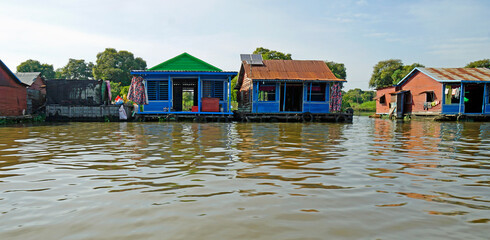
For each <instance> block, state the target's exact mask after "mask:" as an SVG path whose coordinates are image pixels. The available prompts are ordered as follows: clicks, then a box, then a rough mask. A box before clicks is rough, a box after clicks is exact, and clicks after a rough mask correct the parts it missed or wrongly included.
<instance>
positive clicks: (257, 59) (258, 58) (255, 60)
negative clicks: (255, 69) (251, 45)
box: [240, 54, 264, 65]
mask: <svg viewBox="0 0 490 240" xmlns="http://www.w3.org/2000/svg"><path fill="white" fill-rule="evenodd" d="M240 59H241V60H242V61H245V62H246V63H248V64H252V65H264V63H263V62H262V55H260V54H240Z"/></svg>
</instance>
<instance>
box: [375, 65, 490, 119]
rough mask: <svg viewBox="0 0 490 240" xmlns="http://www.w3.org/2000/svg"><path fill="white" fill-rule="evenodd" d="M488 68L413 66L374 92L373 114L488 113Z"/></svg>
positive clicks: (489, 74)
mask: <svg viewBox="0 0 490 240" xmlns="http://www.w3.org/2000/svg"><path fill="white" fill-rule="evenodd" d="M489 93H490V69H487V68H415V69H413V70H412V71H411V72H410V73H409V74H408V75H407V76H405V77H404V78H403V79H402V80H401V81H400V82H399V83H398V84H397V85H395V86H392V87H387V88H380V89H377V91H376V114H389V115H390V116H391V115H394V114H396V116H397V117H403V115H407V114H408V115H441V114H442V115H467V116H475V115H476V116H490V94H489Z"/></svg>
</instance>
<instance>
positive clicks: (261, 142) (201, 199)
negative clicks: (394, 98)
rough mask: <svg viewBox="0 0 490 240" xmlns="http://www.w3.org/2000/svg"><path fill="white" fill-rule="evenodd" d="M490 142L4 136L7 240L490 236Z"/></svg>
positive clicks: (471, 137) (97, 128)
mask: <svg viewBox="0 0 490 240" xmlns="http://www.w3.org/2000/svg"><path fill="white" fill-rule="evenodd" d="M489 133H490V124H488V123H454V122H443V123H440V122H432V121H418V120H413V121H410V122H393V121H389V120H383V119H369V118H365V117H356V118H355V119H354V123H353V124H330V123H310V124H302V123H253V124H252V123H207V124H200V123H71V124H59V125H44V126H30V127H25V126H18V127H1V128H0V136H1V137H0V183H1V184H2V188H1V190H0V213H1V214H0V221H1V222H2V224H1V225H0V238H2V239H29V238H47V239H58V238H66V236H72V238H75V239H77V238H80V239H87V238H97V237H98V236H101V234H102V235H103V236H106V237H107V238H118V239H134V238H155V239H159V237H161V236H163V235H162V234H164V235H165V236H166V237H167V238H169V239H184V238H185V239H189V238H190V239H217V238H218V239H222V238H225V239H228V238H239V239H250V238H258V239H261V238H262V239H271V238H272V239H277V238H279V239H283V238H304V236H308V237H311V238H312V239H324V238H325V236H328V237H330V238H353V239H356V238H365V237H366V236H368V238H388V239H389V238H399V237H400V238H408V237H409V236H410V237H412V236H414V235H413V233H414V231H415V230H416V231H417V232H421V233H422V234H425V235H424V236H453V237H456V238H478V237H483V236H488V234H490V232H489V231H488V229H490V228H488V224H489V221H488V219H489V218H488V212H489V210H490V194H489V193H488V187H489V186H490V181H489V176H490V174H489V172H488V170H489V166H490V165H489V164H490V162H489V161H488V160H489V159H490V140H489V138H488V136H489ZM60 219H63V221H60ZM94 219H97V221H95V222H94ZM204 219H205V220H204ZM373 222H376V223H378V224H376V225H373V224H372V223H373ZM313 223H314V224H313ZM318 223H321V225H322V226H324V227H322V228H318V227H317V226H318ZM40 226H42V227H40ZM189 228H192V229H194V230H193V231H192V232H189ZM109 229H131V233H129V234H128V233H126V234H124V233H121V232H117V231H109ZM434 229H437V230H434ZM446 234H447V235H446Z"/></svg>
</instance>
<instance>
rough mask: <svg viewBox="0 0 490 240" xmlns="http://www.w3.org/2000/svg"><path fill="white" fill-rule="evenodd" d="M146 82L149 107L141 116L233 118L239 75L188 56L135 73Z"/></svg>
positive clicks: (184, 54) (183, 55)
mask: <svg viewBox="0 0 490 240" xmlns="http://www.w3.org/2000/svg"><path fill="white" fill-rule="evenodd" d="M131 74H132V75H133V76H136V77H142V78H143V79H144V82H145V89H146V94H147V97H148V104H147V105H144V107H143V111H140V112H139V114H146V115H152V114H154V115H162V114H164V115H165V114H179V115H182V114H184V115H185V114H187V115H197V114H199V115H201V114H204V115H213V114H216V115H217V114H220V115H223V114H224V115H232V114H233V113H232V112H231V109H230V82H231V78H233V77H234V76H235V75H236V74H237V72H225V71H222V70H221V69H219V68H217V67H215V66H213V65H211V64H209V63H206V62H204V61H202V60H201V59H198V58H196V57H194V56H192V55H190V54H188V53H183V54H180V55H178V56H176V57H174V58H172V59H169V60H167V61H165V62H162V63H160V64H158V65H156V66H154V67H152V68H150V69H149V70H146V71H140V70H138V71H132V72H131Z"/></svg>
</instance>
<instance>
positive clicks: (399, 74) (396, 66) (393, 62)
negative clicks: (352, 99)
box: [369, 59, 424, 88]
mask: <svg viewBox="0 0 490 240" xmlns="http://www.w3.org/2000/svg"><path fill="white" fill-rule="evenodd" d="M415 67H424V65H422V64H420V63H413V64H412V65H406V66H405V65H403V63H402V60H400V59H389V60H385V61H380V62H378V63H377V64H376V65H374V67H373V74H372V75H371V79H370V80H369V87H373V88H382V87H388V86H392V85H394V84H397V83H398V82H399V81H400V80H402V79H403V78H404V77H405V76H406V75H407V74H408V73H410V72H411V71H412V70H413V69H414V68H415Z"/></svg>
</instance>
